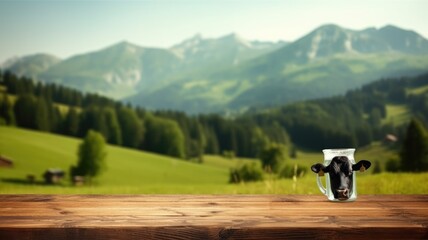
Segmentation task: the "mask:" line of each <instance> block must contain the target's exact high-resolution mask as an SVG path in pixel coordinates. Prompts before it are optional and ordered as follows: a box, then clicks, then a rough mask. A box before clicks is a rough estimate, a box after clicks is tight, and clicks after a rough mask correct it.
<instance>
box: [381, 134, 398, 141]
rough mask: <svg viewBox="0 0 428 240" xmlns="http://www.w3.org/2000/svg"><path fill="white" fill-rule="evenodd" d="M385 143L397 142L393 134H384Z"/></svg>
mask: <svg viewBox="0 0 428 240" xmlns="http://www.w3.org/2000/svg"><path fill="white" fill-rule="evenodd" d="M384 141H385V142H390V143H395V142H397V141H398V138H397V136H395V135H394V134H386V135H385V138H384Z"/></svg>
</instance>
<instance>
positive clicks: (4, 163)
mask: <svg viewBox="0 0 428 240" xmlns="http://www.w3.org/2000/svg"><path fill="white" fill-rule="evenodd" d="M0 167H8V168H11V167H13V161H12V160H11V159H10V158H7V157H5V156H0Z"/></svg>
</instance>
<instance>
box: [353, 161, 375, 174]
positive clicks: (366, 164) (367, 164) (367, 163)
mask: <svg viewBox="0 0 428 240" xmlns="http://www.w3.org/2000/svg"><path fill="white" fill-rule="evenodd" d="M371 165H372V163H371V162H370V161H368V160H361V161H359V162H357V163H356V164H354V165H352V170H354V171H358V170H360V171H361V172H364V171H365V170H367V169H369V167H370V166H371Z"/></svg>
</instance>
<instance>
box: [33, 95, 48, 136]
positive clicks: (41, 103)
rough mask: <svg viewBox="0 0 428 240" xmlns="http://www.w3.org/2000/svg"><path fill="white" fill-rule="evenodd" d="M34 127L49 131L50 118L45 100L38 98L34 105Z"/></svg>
mask: <svg viewBox="0 0 428 240" xmlns="http://www.w3.org/2000/svg"><path fill="white" fill-rule="evenodd" d="M35 120H36V122H35V124H36V129H38V130H41V131H45V132H48V131H50V127H51V126H50V118H49V110H48V107H47V103H46V100H45V99H44V98H39V99H38V100H37V105H36V119H35Z"/></svg>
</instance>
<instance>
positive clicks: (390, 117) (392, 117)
mask: <svg viewBox="0 0 428 240" xmlns="http://www.w3.org/2000/svg"><path fill="white" fill-rule="evenodd" d="M409 119H410V110H409V108H408V107H407V106H406V105H405V104H387V105H386V118H385V119H383V120H382V124H386V123H391V124H393V125H394V126H399V125H401V124H404V123H406V122H408V121H409Z"/></svg>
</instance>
